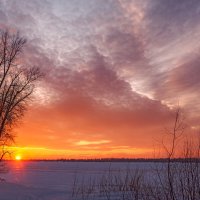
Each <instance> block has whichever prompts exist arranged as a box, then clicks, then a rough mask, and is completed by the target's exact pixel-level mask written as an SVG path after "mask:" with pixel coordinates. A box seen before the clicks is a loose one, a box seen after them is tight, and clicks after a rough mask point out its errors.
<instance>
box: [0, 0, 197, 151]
mask: <svg viewBox="0 0 200 200" xmlns="http://www.w3.org/2000/svg"><path fill="white" fill-rule="evenodd" d="M199 10H200V3H199V1H197V0H191V1H182V2H181V3H180V1H178V0H173V1H172V0H169V1H162V0H156V1H154V0H146V1H141V2H140V1H137V0H133V1H126V0H102V1H98V0H75V1H70V0H59V1H53V0H44V1H39V0H31V1H25V0H18V1H16V0H10V1H1V2H0V27H1V28H9V29H11V30H13V31H15V30H19V31H20V32H21V34H22V35H24V36H25V37H26V38H27V39H28V44H27V46H26V49H25V51H24V57H23V59H22V62H23V63H24V64H25V65H32V64H34V65H38V66H40V67H41V69H42V70H43V71H45V72H46V78H45V80H44V81H43V82H42V83H41V84H40V85H39V88H38V90H37V92H36V95H35V101H34V103H33V105H32V107H31V108H30V109H31V114H30V113H28V115H27V116H26V119H25V120H26V122H27V123H26V124H24V125H23V126H22V128H21V129H19V130H18V132H19V143H20V144H22V145H25V143H26V142H27V141H28V138H29V141H31V142H30V145H31V146H32V145H35V146H37V142H34V141H35V140H36V138H37V137H38V135H42V136H41V144H40V146H42V144H44V143H46V144H47V146H48V147H49V148H57V147H58V146H59V147H60V148H65V147H66V146H68V147H69V148H76V147H75V146H77V145H74V144H77V143H76V142H77V141H80V142H81V141H82V142H84V141H85V142H86V143H87V142H88V143H87V144H85V145H84V146H87V145H90V144H92V143H91V142H89V141H93V145H92V146H95V145H97V143H95V141H110V143H109V144H106V143H105V144H102V145H104V148H107V146H108V145H110V144H111V145H113V146H116V147H117V146H127V149H129V148H145V146H147V147H149V148H150V146H151V143H152V138H155V137H158V135H159V133H160V129H162V127H163V126H165V125H168V124H169V123H170V121H171V120H172V116H171V112H172V111H171V106H174V105H176V104H177V102H178V101H179V102H180V105H181V106H183V107H184V109H185V110H186V111H187V112H189V113H191V112H192V111H194V110H200V109H199V108H200V105H199V103H198V101H197V99H198V98H199V94H198V88H199V78H198V74H199V64H200V63H199V46H200V45H199V43H198V40H199V36H200V32H199V30H200V26H199V24H198V19H199V15H200V12H199ZM188 115H189V116H190V119H189V120H191V122H192V123H193V124H192V126H196V125H197V124H196V122H197V121H198V119H199V115H198V114H195V115H193V116H192V115H191V114H188ZM30 129H31V131H29V130H30ZM48 130H51V133H49V131H48ZM27 131H29V132H30V133H29V135H26V132H27ZM94 133H96V134H94ZM49 134H51V137H50V136H49ZM30 138H32V140H30ZM55 138H56V139H55ZM63 138H66V139H64V140H63ZM79 146H82V145H79Z"/></svg>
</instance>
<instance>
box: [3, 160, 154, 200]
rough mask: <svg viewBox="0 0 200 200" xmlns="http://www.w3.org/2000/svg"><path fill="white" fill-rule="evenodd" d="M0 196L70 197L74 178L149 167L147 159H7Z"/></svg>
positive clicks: (27, 199)
mask: <svg viewBox="0 0 200 200" xmlns="http://www.w3.org/2000/svg"><path fill="white" fill-rule="evenodd" d="M7 167H8V171H5V173H2V174H0V177H1V178H3V179H5V180H6V181H4V182H0V200H68V199H69V200H71V199H72V197H71V195H72V190H73V184H74V180H75V178H78V180H79V181H80V180H81V181H82V180H84V181H85V180H87V179H89V178H92V179H94V178H95V179H98V177H101V176H102V174H105V173H106V172H108V170H111V171H112V172H115V171H116V172H118V171H119V170H120V171H123V170H127V168H129V169H130V168H131V169H144V170H145V171H148V170H149V169H150V163H107V162H91V163H89V162H47V161H46V162H23V161H20V162H16V161H13V162H7Z"/></svg>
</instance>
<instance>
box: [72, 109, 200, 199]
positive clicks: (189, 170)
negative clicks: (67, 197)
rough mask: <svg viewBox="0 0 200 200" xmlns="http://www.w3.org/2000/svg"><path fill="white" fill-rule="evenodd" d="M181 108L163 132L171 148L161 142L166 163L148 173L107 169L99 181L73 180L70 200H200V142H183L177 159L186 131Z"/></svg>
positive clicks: (156, 163) (156, 166) (162, 160)
mask: <svg viewBox="0 0 200 200" xmlns="http://www.w3.org/2000/svg"><path fill="white" fill-rule="evenodd" d="M185 127H186V126H185V123H184V120H183V117H182V113H181V111H180V108H178V109H177V110H176V113H175V118H174V123H173V126H172V128H170V129H166V133H167V135H168V136H169V137H170V138H169V139H170V141H171V142H170V144H168V145H166V144H165V142H162V146H163V149H164V151H165V153H166V155H167V156H166V158H165V159H158V160H154V161H161V162H155V163H152V165H151V167H149V168H148V169H149V170H142V169H129V168H127V169H126V170H123V171H121V170H119V171H116V169H114V170H113V169H112V168H110V169H109V170H108V171H107V172H105V173H104V174H103V175H101V177H100V178H99V177H98V178H92V177H89V178H87V177H86V178H85V179H84V178H82V179H81V180H79V179H78V176H77V174H76V178H75V180H74V184H73V186H72V199H73V200H86V199H87V200H90V199H91V200H92V199H98V200H100V199H102V200H199V199H200V142H199V141H197V142H193V141H192V140H191V141H188V140H186V142H183V143H184V146H183V153H182V154H181V158H176V156H175V155H176V150H177V143H178V141H179V139H180V138H181V137H182V135H183V132H184V130H185Z"/></svg>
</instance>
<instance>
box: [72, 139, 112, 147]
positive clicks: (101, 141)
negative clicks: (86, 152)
mask: <svg viewBox="0 0 200 200" xmlns="http://www.w3.org/2000/svg"><path fill="white" fill-rule="evenodd" d="M107 143H110V141H109V140H99V141H86V140H80V141H79V142H76V143H75V145H78V146H85V145H100V144H107Z"/></svg>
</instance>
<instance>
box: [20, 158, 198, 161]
mask: <svg viewBox="0 0 200 200" xmlns="http://www.w3.org/2000/svg"><path fill="white" fill-rule="evenodd" d="M24 161H34V162H35V161H37V162H49V161H51V162H168V161H169V159H168V158H94V159H33V160H24ZM199 161H200V159H199V158H174V159H171V160H170V162H199Z"/></svg>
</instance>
